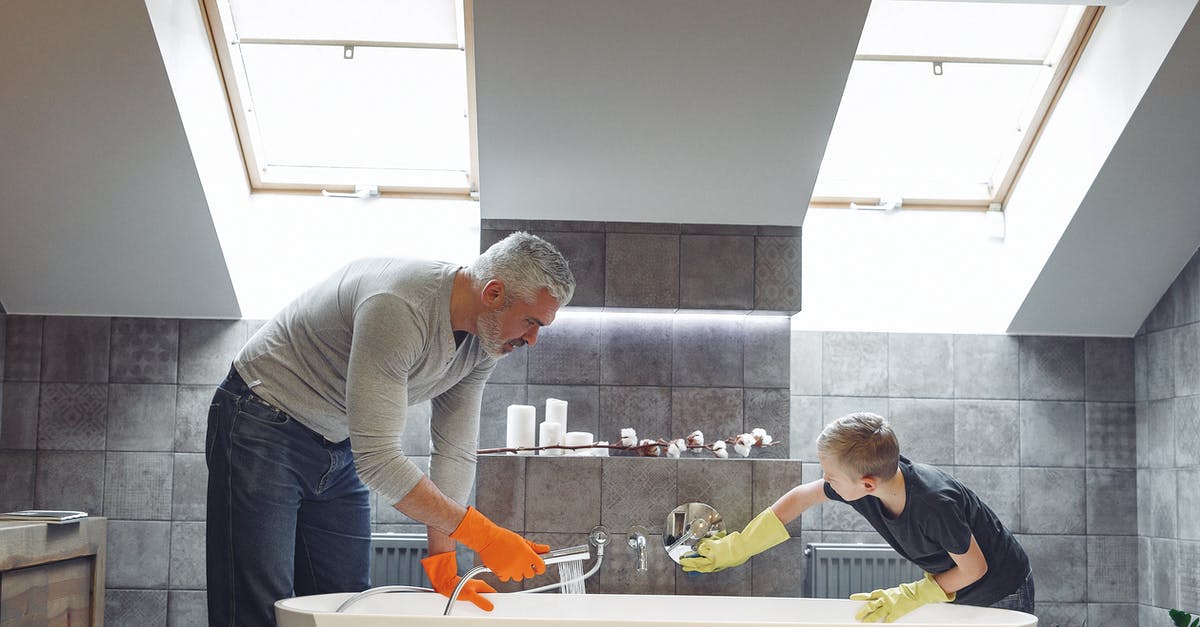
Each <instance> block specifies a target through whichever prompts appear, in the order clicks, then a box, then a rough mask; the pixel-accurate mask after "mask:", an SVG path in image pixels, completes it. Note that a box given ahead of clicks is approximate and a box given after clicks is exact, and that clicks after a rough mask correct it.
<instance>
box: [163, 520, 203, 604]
mask: <svg viewBox="0 0 1200 627" xmlns="http://www.w3.org/2000/svg"><path fill="white" fill-rule="evenodd" d="M204 547H205V542H204V523H202V522H173V523H171V559H170V565H169V567H168V579H167V581H168V584H169V587H171V588H172V589H178V588H183V589H193V590H203V589H204V588H205V587H206V581H205V575H204V573H205V571H204Z"/></svg>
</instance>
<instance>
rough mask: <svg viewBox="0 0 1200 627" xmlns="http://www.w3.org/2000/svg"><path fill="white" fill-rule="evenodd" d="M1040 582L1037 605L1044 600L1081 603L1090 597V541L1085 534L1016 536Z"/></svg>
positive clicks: (1040, 604)
mask: <svg viewBox="0 0 1200 627" xmlns="http://www.w3.org/2000/svg"><path fill="white" fill-rule="evenodd" d="M1017 541H1019V542H1020V543H1021V546H1022V547H1024V548H1025V553H1026V554H1028V555H1029V562H1030V565H1031V566H1032V567H1033V572H1034V573H1036V574H1035V575H1034V578H1035V580H1036V582H1037V608H1038V616H1039V617H1041V616H1042V613H1041V609H1042V605H1043V601H1045V602H1048V603H1054V602H1063V603H1079V602H1083V601H1085V600H1086V597H1087V564H1086V560H1085V559H1081V558H1082V557H1083V556H1085V555H1087V543H1086V539H1085V538H1084V537H1083V536H1061V535H1021V536H1019V537H1018V538H1017Z"/></svg>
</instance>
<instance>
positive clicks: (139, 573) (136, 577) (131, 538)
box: [105, 519, 171, 625]
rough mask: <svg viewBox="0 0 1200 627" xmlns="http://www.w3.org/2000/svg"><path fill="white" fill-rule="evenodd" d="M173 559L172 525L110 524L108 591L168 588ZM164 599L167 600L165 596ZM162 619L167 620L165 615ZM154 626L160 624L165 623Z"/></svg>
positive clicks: (125, 522) (154, 522) (112, 521)
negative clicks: (171, 558)
mask: <svg viewBox="0 0 1200 627" xmlns="http://www.w3.org/2000/svg"><path fill="white" fill-rule="evenodd" d="M170 556H171V523H169V522H167V521H148V520H111V519H110V520H109V521H108V573H107V577H106V578H105V585H106V586H107V587H108V588H109V589H112V588H166V587H167V584H168V579H169V575H170ZM163 599H164V601H165V599H166V597H165V593H164V597H163ZM164 610H165V607H164ZM162 620H163V621H165V620H166V616H165V615H164V616H163V618H162ZM146 624H149V623H146ZM155 624H159V625H161V624H162V622H159V623H155Z"/></svg>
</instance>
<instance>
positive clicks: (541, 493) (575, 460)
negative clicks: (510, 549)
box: [525, 457, 601, 533]
mask: <svg viewBox="0 0 1200 627" xmlns="http://www.w3.org/2000/svg"><path fill="white" fill-rule="evenodd" d="M525 461H526V468H525V530H526V531H547V532H557V533H588V532H589V531H591V529H592V527H595V526H596V525H597V524H599V523H600V513H601V509H600V498H601V491H600V461H601V460H600V458H587V457H530V458H529V459H527V460H525ZM563 499H570V500H571V503H572V506H571V507H563V506H562V504H563Z"/></svg>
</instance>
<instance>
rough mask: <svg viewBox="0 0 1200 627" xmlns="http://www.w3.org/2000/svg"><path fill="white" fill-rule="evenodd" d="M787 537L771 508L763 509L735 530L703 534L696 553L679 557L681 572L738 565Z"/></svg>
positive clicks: (710, 571)
mask: <svg viewBox="0 0 1200 627" xmlns="http://www.w3.org/2000/svg"><path fill="white" fill-rule="evenodd" d="M787 539H788V532H787V528H786V527H784V526H783V523H782V522H780V521H779V517H778V516H776V515H775V512H774V511H772V510H771V508H769V507H768V508H767V509H764V510H763V511H762V513H760V514H759V515H758V516H755V517H754V520H752V521H750V524H748V525H746V528H745V529H742V531H741V532H740V533H739V532H737V531H735V532H733V533H731V534H729V535H726V536H723V537H718V538H705V539H703V540H701V541H700V542H699V543H698V544H697V545H696V553H698V554H699V557H684V558H681V559H680V560H679V565H680V566H683V570H684V572H689V573H692V572H696V573H715V572H720V571H722V570H725V569H726V568H731V567H733V566H740V565H742V564H744V563H746V560H748V559H750V558H751V557H754V556H755V555H757V554H759V553H762V552H763V551H765V550H767V549H769V548H771V547H773V546H775V545H776V544H779V543H780V542H783V541H784V540H787Z"/></svg>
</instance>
